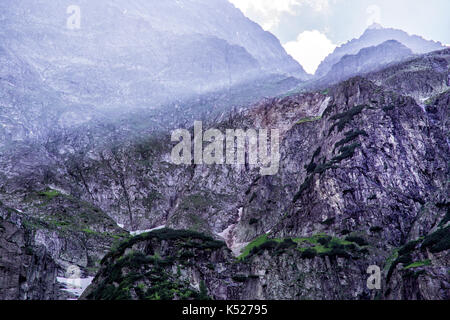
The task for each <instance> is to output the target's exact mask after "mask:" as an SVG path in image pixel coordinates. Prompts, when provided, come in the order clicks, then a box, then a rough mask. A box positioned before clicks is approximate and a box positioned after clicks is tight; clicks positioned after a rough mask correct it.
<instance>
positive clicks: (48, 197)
mask: <svg viewBox="0 0 450 320" xmlns="http://www.w3.org/2000/svg"><path fill="white" fill-rule="evenodd" d="M38 195H39V196H40V197H45V198H46V200H48V201H50V200H53V199H54V198H56V197H58V196H60V195H62V194H61V192H59V191H57V190H52V189H48V190H46V191H41V192H38Z"/></svg>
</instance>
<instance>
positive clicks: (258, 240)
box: [238, 234, 268, 260]
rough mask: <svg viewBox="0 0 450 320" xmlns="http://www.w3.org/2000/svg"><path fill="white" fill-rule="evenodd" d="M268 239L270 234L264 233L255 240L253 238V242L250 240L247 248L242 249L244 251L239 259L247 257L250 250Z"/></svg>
mask: <svg viewBox="0 0 450 320" xmlns="http://www.w3.org/2000/svg"><path fill="white" fill-rule="evenodd" d="M266 241H268V236H267V234H263V235H261V236H259V237H258V238H256V239H255V240H253V241H252V242H250V243H249V244H248V245H247V246H246V247H245V248H244V250H242V253H241V254H240V255H239V257H238V260H243V259H245V258H246V257H247V256H248V255H249V254H250V251H251V250H252V249H253V248H255V247H258V246H260V245H262V244H263V243H264V242H266Z"/></svg>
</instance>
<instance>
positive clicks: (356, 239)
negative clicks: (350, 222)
mask: <svg viewBox="0 0 450 320" xmlns="http://www.w3.org/2000/svg"><path fill="white" fill-rule="evenodd" d="M345 240H347V241H350V242H354V243H356V244H357V245H359V246H366V245H368V243H367V241H366V240H365V239H364V238H362V237H358V236H347V237H346V238H345Z"/></svg>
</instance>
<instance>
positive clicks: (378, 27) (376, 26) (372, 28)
mask: <svg viewBox="0 0 450 320" xmlns="http://www.w3.org/2000/svg"><path fill="white" fill-rule="evenodd" d="M380 29H384V27H383V26H382V25H381V24H379V23H376V22H374V23H372V24H371V25H370V26H368V27H367V30H380Z"/></svg>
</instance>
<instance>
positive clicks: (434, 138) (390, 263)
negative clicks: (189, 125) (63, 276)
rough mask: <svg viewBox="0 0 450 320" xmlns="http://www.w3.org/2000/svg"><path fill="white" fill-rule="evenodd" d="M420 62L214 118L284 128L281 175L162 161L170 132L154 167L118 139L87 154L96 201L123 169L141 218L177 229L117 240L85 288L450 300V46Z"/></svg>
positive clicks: (170, 295) (176, 294) (110, 295)
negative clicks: (373, 281) (375, 273)
mask: <svg viewBox="0 0 450 320" xmlns="http://www.w3.org/2000/svg"><path fill="white" fill-rule="evenodd" d="M413 61H414V62H412V61H410V62H407V63H401V64H398V65H395V66H390V67H388V68H386V69H385V70H383V71H380V72H379V73H377V74H373V75H370V77H371V78H373V79H375V78H377V79H378V80H377V81H379V83H378V85H377V84H375V83H374V82H372V81H371V80H369V79H367V78H365V77H354V78H351V79H349V80H347V81H344V82H341V83H338V84H336V85H334V86H332V87H330V88H329V89H328V91H327V92H308V93H302V94H293V95H290V96H287V97H279V98H275V99H272V100H269V101H264V102H261V103H259V104H257V105H255V106H254V107H253V108H251V109H249V110H244V111H242V112H240V113H238V114H235V115H231V116H230V118H228V119H226V120H225V121H224V123H216V124H215V125H214V126H215V127H219V128H223V127H225V128H228V127H232V128H240V127H250V128H260V127H271V128H275V127H276V128H279V129H280V130H281V136H282V143H281V159H282V161H281V162H280V172H279V174H278V175H275V176H261V175H260V172H259V170H258V168H257V167H255V166H251V165H241V166H206V165H198V166H195V167H190V166H188V167H185V168H184V167H177V168H170V169H168V168H167V169H166V164H164V160H163V159H166V158H167V155H168V153H169V152H170V147H167V148H166V149H165V151H164V145H166V144H165V143H163V144H162V145H161V148H162V149H161V151H160V153H159V155H157V154H154V156H155V157H156V158H154V159H160V160H154V165H153V167H152V170H151V171H149V172H148V173H147V174H148V176H147V177H146V176H143V175H142V174H139V173H141V172H144V171H143V169H139V168H136V165H135V164H134V163H133V162H132V161H131V159H136V158H139V156H138V154H139V152H141V151H138V150H137V149H132V150H133V151H130V149H129V148H126V147H124V148H123V149H121V150H116V151H115V152H116V153H115V155H116V157H117V156H118V157H119V159H120V160H119V161H114V160H113V159H112V158H111V159H108V160H106V159H105V160H91V159H86V160H85V161H84V164H83V167H84V168H86V170H85V171H84V172H85V173H86V174H85V175H84V177H85V181H86V182H87V184H88V185H89V186H90V190H94V189H97V190H99V188H103V190H104V191H103V192H102V195H97V199H98V200H97V201H98V202H99V203H100V202H101V203H102V205H106V201H105V198H106V196H107V192H108V191H107V190H108V188H105V186H106V185H112V184H113V183H111V182H108V183H107V182H106V181H103V182H102V181H100V179H105V178H104V177H108V176H112V175H111V174H110V172H112V170H114V171H116V172H126V176H124V177H123V179H124V181H125V183H126V185H127V186H128V187H127V188H126V190H127V192H130V194H129V195H130V198H132V199H134V200H133V201H131V202H130V203H131V205H132V206H133V214H134V215H135V216H134V221H135V222H137V221H140V222H139V225H141V226H144V227H145V228H146V229H151V228H154V227H157V226H161V225H162V226H166V227H167V228H170V229H163V230H158V231H153V232H150V233H147V234H143V235H141V236H138V237H135V238H132V239H130V240H129V241H127V242H124V243H123V244H122V245H121V246H120V247H118V248H116V249H115V250H113V251H111V252H110V253H109V254H108V255H107V256H105V258H104V260H103V261H102V263H101V266H100V270H99V273H98V277H97V278H96V279H95V280H94V282H93V283H92V285H91V286H90V287H89V288H88V289H87V290H86V292H85V293H84V294H83V296H82V298H84V299H94V300H95V299H115V298H117V299H151V298H155V297H164V298H166V299H189V298H199V297H200V296H201V294H202V292H201V291H202V290H200V288H201V287H202V286H203V288H204V290H203V295H204V294H207V295H208V296H209V297H211V298H213V299H230V300H239V299H244V300H245V299H263V300H264V299H269V300H271V299H292V300H295V299H299V300H300V299H327V300H328V299H332V300H333V299H337V300H342V299H344V300H347V299H348V300H352V299H440V300H446V299H448V298H449V296H448V292H449V290H448V289H449V288H450V283H449V281H448V274H447V270H448V265H449V262H450V261H449V255H448V252H449V250H450V241H449V234H450V230H449V228H450V226H449V221H450V220H449V203H448V197H447V194H448V175H449V166H448V160H449V151H450V150H449V145H448V143H447V140H448V132H447V129H446V128H447V126H448V120H449V117H448V111H449V110H448V107H449V101H450V100H449V99H450V91H449V88H450V87H449V86H448V84H447V82H446V81H447V76H448V73H449V71H450V51H449V50H448V49H447V50H443V51H440V52H436V53H432V54H429V55H425V56H421V57H417V58H416V59H415V60H413ZM436 61H440V64H436V63H432V62H436ZM419 65H420V66H421V69H422V70H421V72H419V73H416V74H414V73H410V72H413V70H412V68H411V67H412V66H419ZM444 66H445V69H444ZM425 71H426V72H427V73H428V75H429V77H430V78H433V79H434V78H435V79H441V81H436V82H430V87H431V88H432V90H431V91H430V92H429V94H431V95H432V96H433V99H430V100H429V101H427V103H423V102H422V101H421V100H416V99H414V98H413V96H415V95H416V90H417V87H416V85H417V84H418V83H420V78H421V77H422V75H423V74H424V72H425ZM390 76H395V77H396V78H397V79H398V80H397V82H396V83H395V84H394V83H393V82H391V81H390ZM415 77H418V78H419V79H415ZM399 82H401V83H399ZM424 84H425V82H424ZM393 85H395V86H397V85H398V86H400V87H402V88H403V91H402V92H401V93H397V92H395V87H393ZM166 139H167V140H168V137H167V138H166ZM154 149H156V148H154V147H151V146H148V147H147V150H154ZM102 162H103V163H104V164H102ZM106 163H110V164H111V166H112V168H110V167H109V166H108V165H107V164H106ZM158 164H159V165H158ZM88 168H89V169H88ZM173 170H175V171H173ZM133 171H134V173H133ZM89 177H90V178H89ZM113 179H117V178H113ZM153 179H156V181H154V180H153ZM107 181H109V179H108V180H107ZM150 181H152V183H153V185H151V186H150ZM211 181H213V182H211ZM78 184H79V187H78V188H82V185H81V183H80V182H79V183H78ZM114 184H115V185H118V184H119V180H118V179H117V180H116V182H114ZM71 186H74V183H73V182H72V183H67V184H66V188H70V187H71ZM134 186H139V187H134ZM145 188H147V189H145ZM144 190H147V191H144ZM116 192H117V191H116ZM121 192H122V194H123V196H122V199H124V200H125V199H126V197H125V189H124V190H122V191H121ZM149 194H151V204H148V202H146V201H145V200H144V199H145V198H144V197H145V196H146V195H149ZM139 197H142V200H141V201H139V200H137V199H138V198H139ZM147 201H150V199H148V200H147ZM144 208H147V209H144ZM112 209H113V208H112V207H110V208H108V209H106V207H105V210H106V211H108V212H111V211H112ZM123 210H124V211H125V210H126V207H125V206H124V207H123ZM124 218H125V216H122V219H124ZM117 219H120V215H118V216H117ZM125 219H127V218H125ZM122 221H123V220H122ZM124 223H126V224H128V223H127V222H126V221H124ZM147 223H148V224H147ZM218 240H219V241H218ZM220 240H221V241H220ZM131 248H133V249H136V251H134V252H132V251H131ZM156 253H158V254H157V255H156ZM369 265H377V266H379V267H380V269H381V272H382V289H381V290H378V291H371V290H369V289H368V288H367V286H366V281H367V273H366V272H367V268H368V266H369ZM218 266H220V267H218ZM175 270H179V271H175ZM197 275H202V276H200V277H198V276H197ZM174 288H178V291H176V290H172V289H174Z"/></svg>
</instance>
